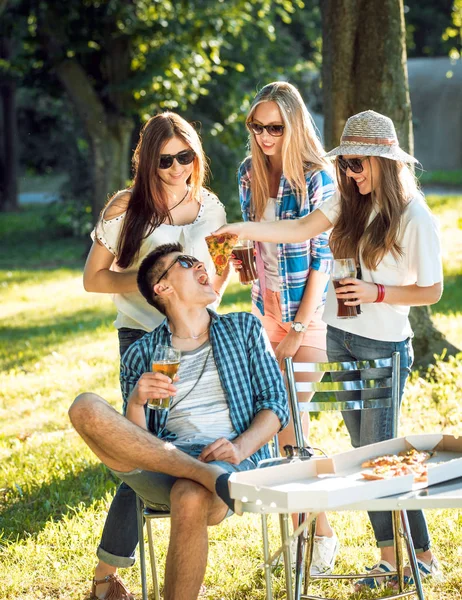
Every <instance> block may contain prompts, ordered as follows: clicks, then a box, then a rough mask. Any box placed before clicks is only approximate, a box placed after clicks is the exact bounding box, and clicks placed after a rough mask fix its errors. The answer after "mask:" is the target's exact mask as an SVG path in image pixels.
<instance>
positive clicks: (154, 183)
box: [117, 112, 207, 269]
mask: <svg viewBox="0 0 462 600" xmlns="http://www.w3.org/2000/svg"><path fill="white" fill-rule="evenodd" d="M173 137H178V138H180V139H181V140H182V141H183V142H184V143H185V144H187V145H188V146H189V147H190V148H192V150H194V152H195V153H196V156H195V158H194V162H193V170H192V173H191V176H190V177H189V179H188V181H187V183H188V184H189V185H190V188H191V197H193V198H196V199H198V200H199V199H200V195H201V188H202V186H203V184H204V179H205V175H206V169H207V163H206V159H205V155H204V151H203V149H202V144H201V141H200V139H199V136H198V134H197V132H196V130H195V129H194V127H193V126H192V125H190V124H189V123H188V122H187V121H185V120H184V119H183V118H182V117H180V116H179V115H177V114H176V113H172V112H164V113H161V114H158V115H155V116H154V117H151V119H149V121H147V123H146V124H145V125H144V127H143V129H142V130H141V133H140V138H139V140H138V144H137V146H136V149H135V152H134V154H133V159H132V164H133V170H134V181H133V186H132V188H131V197H130V200H129V202H128V206H127V211H126V214H125V219H124V222H123V225H122V230H121V232H120V238H119V245H118V248H117V265H118V266H119V267H121V268H123V269H126V268H127V267H129V266H130V265H131V264H132V263H133V262H134V260H135V259H136V258H137V256H138V253H139V251H140V247H141V242H142V241H143V239H144V238H146V237H148V236H149V235H151V233H152V232H153V231H154V229H156V228H157V227H159V225H161V224H162V223H164V222H166V221H167V222H169V223H172V219H171V216H170V212H169V210H168V204H167V202H168V199H167V195H166V193H165V189H164V187H163V184H162V180H161V179H160V177H159V174H158V164H159V158H160V154H161V151H162V148H163V147H164V145H165V144H166V142H168V141H169V140H171V139H172V138H173Z"/></svg>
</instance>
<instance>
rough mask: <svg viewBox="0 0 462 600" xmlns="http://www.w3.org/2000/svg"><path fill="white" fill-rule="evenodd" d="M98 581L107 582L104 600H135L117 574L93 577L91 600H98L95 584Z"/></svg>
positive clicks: (98, 582)
mask: <svg viewBox="0 0 462 600" xmlns="http://www.w3.org/2000/svg"><path fill="white" fill-rule="evenodd" d="M100 583H109V587H108V590H107V592H106V595H105V596H104V600H135V596H134V595H133V594H132V593H130V591H129V590H128V588H127V587H126V585H125V584H124V582H123V581H122V579H121V578H120V577H119V576H118V575H117V574H112V575H106V577H103V579H93V582H92V585H91V596H90V598H91V600H100V599H99V598H98V596H97V595H96V586H97V585H99V584H100Z"/></svg>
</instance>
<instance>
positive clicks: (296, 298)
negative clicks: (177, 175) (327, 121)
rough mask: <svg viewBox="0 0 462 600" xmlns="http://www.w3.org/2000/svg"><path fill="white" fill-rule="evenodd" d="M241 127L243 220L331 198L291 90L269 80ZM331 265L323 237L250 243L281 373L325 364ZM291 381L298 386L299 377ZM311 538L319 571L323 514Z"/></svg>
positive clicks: (332, 539)
mask: <svg viewBox="0 0 462 600" xmlns="http://www.w3.org/2000/svg"><path fill="white" fill-rule="evenodd" d="M246 125H247V128H248V130H249V134H250V135H249V140H250V156H248V157H247V158H246V159H245V160H244V162H243V163H242V164H241V166H240V168H239V174H238V183H239V198H240V202H241V209H242V215H243V218H244V221H259V222H262V223H264V222H267V221H274V220H284V221H296V220H297V219H299V218H301V217H304V216H306V215H309V214H310V213H312V212H313V211H314V210H315V209H316V208H319V206H321V204H322V203H323V202H324V201H325V200H327V199H328V198H330V197H331V196H332V194H333V193H334V182H333V178H332V175H331V165H330V163H329V162H328V161H327V160H326V159H325V158H323V155H324V154H325V152H324V150H323V147H322V145H321V142H320V141H319V139H318V138H317V136H316V132H315V128H314V125H313V120H312V118H311V116H310V114H309V112H308V111H307V109H306V106H305V103H304V102H303V99H302V97H301V95H300V93H299V92H298V90H297V89H296V88H295V87H294V86H293V85H291V84H290V83H287V82H283V81H276V82H274V83H270V84H268V85H266V86H265V87H264V88H262V89H261V90H260V91H259V92H258V94H257V95H256V96H255V98H254V100H253V102H252V105H251V107H250V110H249V114H248V116H247V120H246ZM331 259H332V255H331V253H330V249H329V246H328V236H327V234H325V233H323V232H321V233H320V234H319V235H316V236H313V237H312V238H311V239H308V240H307V239H306V238H304V239H303V240H301V241H299V242H297V243H295V244H293V243H289V244H282V243H279V244H278V243H260V244H257V245H256V263H257V272H258V281H257V282H256V283H255V284H254V285H253V288H252V312H253V313H254V314H255V315H256V316H257V317H258V318H259V319H260V320H261V321H262V324H263V326H264V328H265V330H266V332H267V333H268V337H269V339H270V341H271V344H272V346H273V348H274V351H275V354H276V358H277V360H278V362H279V365H280V367H281V369H282V368H283V366H284V358H285V357H287V356H291V357H293V358H294V359H295V360H297V361H309V362H321V361H325V360H326V325H325V323H324V322H323V321H322V313H323V309H324V302H325V294H326V286H327V282H328V279H329V269H330V262H331ZM234 263H235V264H236V263H237V261H234ZM299 376H300V380H301V379H302V378H303V376H304V374H299ZM305 380H306V374H305ZM306 425H308V424H306ZM305 430H306V431H307V426H306V427H305ZM279 443H280V447H281V448H282V447H283V446H285V445H286V444H292V445H295V434H294V430H293V425H292V424H291V425H289V427H287V428H286V429H285V430H284V431H282V432H281V433H280V434H279ZM316 533H317V536H316V539H315V546H314V555H313V567H312V572H313V574H319V573H327V572H330V570H331V569H332V566H333V564H334V560H335V556H336V554H337V551H338V540H337V536H336V535H335V534H334V532H333V531H332V529H331V527H330V526H329V523H328V522H327V519H326V518H325V515H321V516H320V517H318V520H317V532H316Z"/></svg>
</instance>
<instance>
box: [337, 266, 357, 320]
mask: <svg viewBox="0 0 462 600" xmlns="http://www.w3.org/2000/svg"><path fill="white" fill-rule="evenodd" d="M345 277H356V261H355V259H354V258H335V259H334V260H333V267H332V283H333V284H334V288H335V289H337V288H339V287H341V286H342V284H341V283H340V281H339V280H340V279H345ZM357 316H358V310H357V307H356V306H346V305H345V300H342V299H341V298H339V297H338V296H337V319H354V318H355V317H357Z"/></svg>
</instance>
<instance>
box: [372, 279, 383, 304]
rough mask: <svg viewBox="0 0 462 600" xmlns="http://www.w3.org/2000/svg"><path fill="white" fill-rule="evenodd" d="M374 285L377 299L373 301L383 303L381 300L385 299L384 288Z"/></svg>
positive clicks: (377, 284) (380, 285)
mask: <svg viewBox="0 0 462 600" xmlns="http://www.w3.org/2000/svg"><path fill="white" fill-rule="evenodd" d="M375 285H376V286H377V298H376V299H375V300H374V303H375V302H383V299H384V298H385V286H384V285H382V284H381V283H376V284H375Z"/></svg>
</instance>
